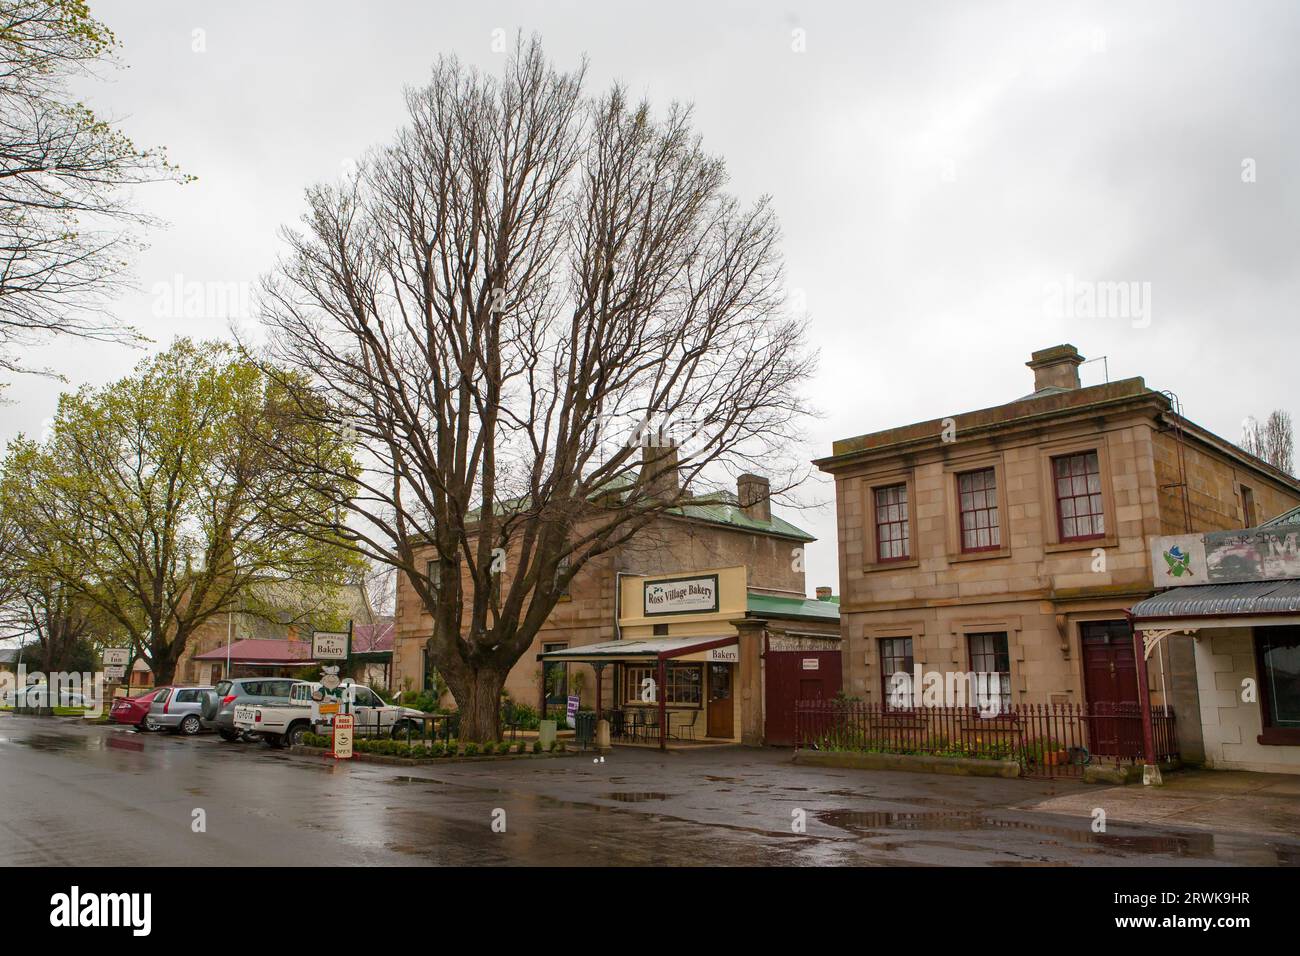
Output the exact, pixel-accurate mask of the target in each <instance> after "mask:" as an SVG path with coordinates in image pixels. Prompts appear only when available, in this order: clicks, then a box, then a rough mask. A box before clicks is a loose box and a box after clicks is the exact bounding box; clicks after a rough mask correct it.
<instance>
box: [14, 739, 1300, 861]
mask: <svg viewBox="0 0 1300 956" xmlns="http://www.w3.org/2000/svg"><path fill="white" fill-rule="evenodd" d="M1165 789H1166V790H1170V791H1171V794H1174V791H1173V789H1172V788H1165ZM1175 795H1176V794H1175ZM1183 797H1184V798H1186V799H1185V802H1184V803H1183V804H1182V805H1181V806H1182V807H1183V808H1184V810H1187V808H1190V807H1193V806H1204V807H1208V808H1211V809H1207V810H1205V811H1204V813H1203V815H1202V819H1201V822H1203V823H1204V825H1201V826H1173V825H1169V824H1166V823H1164V822H1159V823H1156V822H1152V821H1151V820H1149V819H1143V816H1144V815H1145V816H1147V817H1150V816H1152V815H1156V816H1158V815H1159V814H1158V812H1157V811H1158V809H1159V807H1161V806H1163V804H1160V803H1157V802H1153V801H1160V800H1165V799H1166V796H1162V795H1159V794H1156V793H1154V791H1152V790H1148V791H1146V794H1144V793H1143V792H1142V791H1141V788H1134V787H1129V788H1099V787H1090V786H1086V785H1083V784H1076V783H1048V782H1037V781H1023V780H985V779H973V778H959V777H941V776H933V775H929V774H905V773H887V772H871V773H868V772H862V771H849V770H829V769H820V768H807V767H795V766H793V765H792V764H791V763H790V762H789V757H788V754H786V753H784V752H780V751H752V750H745V749H739V748H736V749H731V748H727V749H717V750H700V751H694V752H691V753H686V754H667V755H662V756H661V755H660V754H658V753H657V752H654V751H646V750H635V749H627V748H620V749H618V750H616V751H615V752H614V753H613V754H612V755H610V756H608V757H607V758H606V759H605V761H604V762H603V763H595V762H593V761H592V759H591V757H590V756H577V757H563V758H555V759H546V760H512V761H498V762H494V763H491V764H487V763H483V764H477V763H446V764H438V763H435V764H433V765H431V766H430V765H426V766H421V767H418V768H414V769H407V768H398V767H389V766H383V765H377V764H363V763H352V764H342V765H335V764H334V763H333V762H332V761H325V760H322V759H321V758H317V757H300V756H291V755H288V754H285V753H283V752H276V751H271V750H270V749H269V748H267V747H265V746H262V745H260V744H258V745H244V744H227V743H223V742H221V741H220V740H218V739H216V738H215V737H213V736H210V735H204V736H201V737H198V738H192V739H183V738H179V737H174V736H170V735H155V734H150V735H142V734H135V733H132V732H131V731H128V730H125V729H117V728H113V727H104V726H84V725H81V724H80V723H78V722H77V721H75V720H59V719H42V718H29V717H15V716H13V715H9V714H0V863H3V864H5V865H21V864H50V865H59V864H75V865H98V864H109V865H137V864H170V865H184V864H211V863H216V864H221V865H230V866H240V865H261V864H305V863H313V864H318V863H320V862H321V861H322V859H328V860H330V861H331V862H336V863H338V862H342V863H347V862H351V863H355V864H358V865H370V866H374V865H423V864H462V865H492V864H522V865H534V864H545V865H556V866H572V865H660V866H681V865H710V864H733V865H735V864H739V865H827V864H830V865H864V864H865V865H871V864H875V865H908V864H912V865H916V864H986V865H1004V866H1005V865H1035V864H1038V865H1041V864H1069V865H1094V866H1095V865H1142V864H1154V865H1160V864H1172V865H1178V864H1184V865H1233V864H1237V865H1242V864H1249V865H1278V864H1282V865H1294V864H1297V863H1300V834H1297V833H1295V832H1294V829H1295V828H1294V826H1293V825H1292V822H1291V821H1293V820H1294V819H1295V817H1293V816H1292V815H1291V814H1292V813H1293V812H1295V813H1300V791H1297V792H1296V793H1295V794H1294V795H1292V794H1290V793H1286V792H1283V793H1282V795H1281V796H1278V795H1276V794H1275V795H1274V796H1273V797H1272V798H1271V799H1272V804H1261V806H1270V805H1271V806H1272V807H1273V809H1272V811H1269V812H1264V811H1261V814H1260V818H1259V823H1258V825H1257V826H1256V825H1255V824H1254V823H1253V822H1252V817H1251V815H1250V813H1249V812H1248V809H1243V807H1248V804H1247V803H1245V802H1244V801H1245V800H1246V799H1247V797H1246V796H1243V795H1241V794H1238V795H1236V796H1235V797H1234V798H1233V799H1232V800H1230V801H1222V800H1218V799H1217V798H1215V799H1210V798H1208V797H1206V795H1205V794H1202V795H1201V797H1200V798H1197V799H1193V798H1191V797H1188V796H1187V794H1183ZM1218 803H1224V804H1225V805H1228V804H1230V805H1231V806H1232V807H1233V808H1234V813H1235V816H1234V817H1233V818H1231V819H1230V820H1228V821H1227V822H1226V823H1225V824H1224V825H1223V826H1218V825H1216V823H1215V820H1216V819H1217V818H1216V817H1215V816H1214V812H1213V810H1212V808H1213V807H1214V806H1215V805H1216V804H1218ZM1172 806H1174V807H1175V808H1177V807H1178V806H1179V804H1178V803H1177V801H1176V800H1175V802H1174V803H1173V804H1172ZM1097 807H1101V808H1102V809H1107V807H1109V808H1110V809H1109V810H1107V813H1108V821H1107V826H1106V831H1105V832H1102V833H1097V832H1093V830H1092V827H1091V823H1092V817H1093V812H1094V811H1095V809H1096V808H1097ZM1135 807H1136V809H1134V808H1135ZM196 810H201V811H203V815H204V817H205V823H206V830H205V832H194V829H193V825H192V824H193V821H194V819H195V811H196ZM1270 813H1271V815H1270ZM1121 816H1127V817H1129V818H1130V819H1135V820H1137V821H1139V822H1127V821H1125V820H1121V819H1119V817H1121ZM1175 816H1177V817H1178V818H1179V819H1182V818H1183V817H1189V816H1190V817H1194V814H1190V813H1188V812H1185V813H1183V814H1175ZM800 821H802V822H803V824H804V830H803V832H798V827H797V824H798V823H799V822H800ZM494 822H495V823H496V825H497V830H499V829H500V827H501V824H502V822H504V832H496V830H494V826H493V824H494Z"/></svg>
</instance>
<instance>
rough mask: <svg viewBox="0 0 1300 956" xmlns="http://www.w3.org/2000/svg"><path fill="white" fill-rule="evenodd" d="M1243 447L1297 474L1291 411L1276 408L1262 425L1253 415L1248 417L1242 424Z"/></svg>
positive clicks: (1290, 473) (1289, 472)
mask: <svg viewBox="0 0 1300 956" xmlns="http://www.w3.org/2000/svg"><path fill="white" fill-rule="evenodd" d="M1241 447H1242V448H1244V449H1245V450H1246V451H1248V452H1250V453H1251V454H1252V455H1254V456H1255V457H1256V458H1262V459H1263V460H1264V461H1266V462H1268V463H1269V464H1270V465H1272V466H1273V467H1274V468H1277V469H1279V470H1280V471H1285V472H1286V473H1287V474H1288V475H1292V474H1295V457H1294V456H1295V439H1294V436H1293V433H1292V429H1291V415H1290V413H1289V412H1285V411H1283V410H1282V409H1280V408H1279V409H1275V410H1274V411H1273V412H1271V413H1270V414H1269V416H1268V418H1267V419H1265V421H1264V424H1263V426H1262V427H1261V426H1260V424H1259V422H1257V421H1255V419H1254V418H1253V417H1252V418H1247V419H1246V421H1245V423H1244V425H1243V426H1242V436H1241Z"/></svg>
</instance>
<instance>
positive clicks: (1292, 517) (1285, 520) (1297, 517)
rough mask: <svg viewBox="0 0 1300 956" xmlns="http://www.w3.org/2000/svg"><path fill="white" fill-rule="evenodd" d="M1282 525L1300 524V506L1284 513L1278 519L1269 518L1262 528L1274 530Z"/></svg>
mask: <svg viewBox="0 0 1300 956" xmlns="http://www.w3.org/2000/svg"><path fill="white" fill-rule="evenodd" d="M1280 524H1300V506H1297V507H1295V508H1292V509H1291V510H1290V511H1284V512H1282V513H1281V514H1280V515H1278V516H1277V517H1276V518H1269V519H1268V520H1267V521H1265V522H1264V523H1263V524H1262V525H1260V527H1261V528H1274V527H1277V526H1278V525H1280Z"/></svg>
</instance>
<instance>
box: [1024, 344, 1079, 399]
mask: <svg viewBox="0 0 1300 956" xmlns="http://www.w3.org/2000/svg"><path fill="white" fill-rule="evenodd" d="M1025 364H1026V365H1027V366H1029V367H1030V368H1031V369H1033V370H1034V391H1035V392H1040V391H1042V390H1043V389H1045V388H1078V387H1079V366H1080V365H1082V364H1083V356H1082V355H1080V354H1079V350H1078V349H1076V348H1075V347H1074V346H1073V345H1069V344H1065V345H1053V346H1052V347H1051V348H1046V349H1039V350H1038V351H1037V352H1034V353H1033V354H1032V355H1031V356H1030V358H1029V361H1028V362H1026V363H1025Z"/></svg>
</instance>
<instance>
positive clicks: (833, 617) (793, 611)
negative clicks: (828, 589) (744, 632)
mask: <svg viewBox="0 0 1300 956" xmlns="http://www.w3.org/2000/svg"><path fill="white" fill-rule="evenodd" d="M746 612H747V613H748V614H750V615H751V616H753V617H804V618H812V619H816V620H818V621H836V622H838V621H839V619H840V601H839V598H838V597H833V598H831V599H830V600H829V601H818V600H817V599H816V598H796V597H778V596H777V595H775V594H755V593H754V592H753V591H750V592H749V595H748V600H747V601H746Z"/></svg>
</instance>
